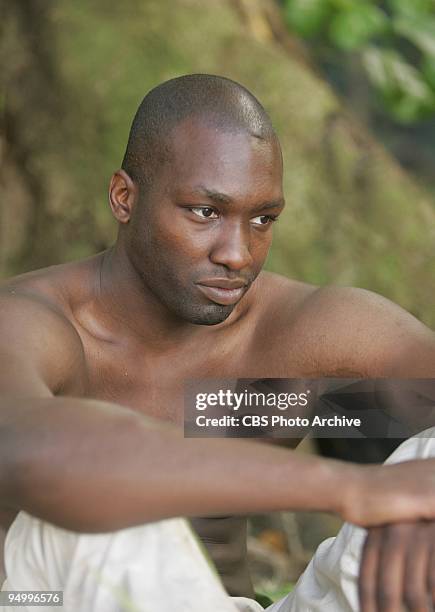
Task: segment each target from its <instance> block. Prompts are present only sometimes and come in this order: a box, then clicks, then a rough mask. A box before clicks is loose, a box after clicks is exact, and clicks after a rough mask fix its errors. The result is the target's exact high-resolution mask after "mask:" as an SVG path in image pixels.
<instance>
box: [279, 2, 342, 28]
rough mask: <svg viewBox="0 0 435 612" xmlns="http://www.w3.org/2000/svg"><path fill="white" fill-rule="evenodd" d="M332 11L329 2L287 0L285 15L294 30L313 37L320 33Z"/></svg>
mask: <svg viewBox="0 0 435 612" xmlns="http://www.w3.org/2000/svg"><path fill="white" fill-rule="evenodd" d="M330 10H331V7H330V4H329V2H328V0H286V3H285V8H284V15H285V18H286V21H287V23H288V25H289V26H290V27H291V28H292V29H293V30H296V32H298V34H300V35H301V36H305V37H311V36H314V35H315V34H318V33H319V32H320V30H321V29H322V27H323V26H324V24H325V22H326V20H327V18H328V16H329V14H330Z"/></svg>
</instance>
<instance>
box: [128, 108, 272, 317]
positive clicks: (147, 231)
mask: <svg viewBox="0 0 435 612" xmlns="http://www.w3.org/2000/svg"><path fill="white" fill-rule="evenodd" d="M170 152H171V153H170V161H169V162H168V163H165V164H164V165H163V167H162V168H161V170H158V171H157V172H156V176H155V178H154V180H153V184H152V186H151V187H150V188H149V190H148V191H147V192H146V195H145V196H144V197H143V198H142V199H141V197H140V196H139V200H138V202H137V204H136V207H135V209H134V212H133V216H132V218H131V223H130V227H129V230H128V231H129V236H128V243H127V246H128V254H129V258H130V260H131V261H132V263H133V265H134V267H135V269H136V270H137V272H138V273H139V274H140V276H141V277H142V279H143V281H144V283H145V285H146V287H147V288H148V289H149V290H150V291H151V292H152V293H153V295H154V296H155V297H156V298H157V299H158V300H159V301H160V303H162V304H163V305H165V306H166V307H167V308H168V309H169V310H170V311H171V312H173V313H174V314H176V315H177V316H179V317H181V318H182V319H184V320H186V321H189V322H191V323H197V324H202V325H215V324H217V323H221V322H222V321H224V320H225V319H226V318H227V317H228V316H229V315H230V313H231V312H232V310H233V309H234V307H235V305H236V304H237V303H238V302H239V301H240V300H241V299H242V297H243V295H244V294H245V293H246V291H247V290H248V289H249V287H250V285H251V284H252V282H253V281H254V279H255V278H256V277H257V275H258V274H259V272H260V270H261V268H262V266H263V264H264V262H265V259H266V256H267V253H268V250H269V247H270V244H271V240H272V224H273V219H275V218H276V217H277V216H278V215H279V213H280V212H281V210H282V208H283V205H284V202H283V193H282V160H281V151H280V147H279V143H278V141H277V139H276V138H274V139H272V140H270V141H264V140H260V139H258V138H255V137H253V136H251V135H249V134H248V133H242V132H240V133H236V134H231V133H228V132H224V131H222V130H220V129H218V128H214V127H210V126H207V125H205V124H204V123H200V122H199V121H198V120H196V121H195V120H192V119H191V120H186V121H184V122H182V123H180V124H179V125H178V126H177V127H176V128H175V129H174V130H173V132H172V134H171V137H170Z"/></svg>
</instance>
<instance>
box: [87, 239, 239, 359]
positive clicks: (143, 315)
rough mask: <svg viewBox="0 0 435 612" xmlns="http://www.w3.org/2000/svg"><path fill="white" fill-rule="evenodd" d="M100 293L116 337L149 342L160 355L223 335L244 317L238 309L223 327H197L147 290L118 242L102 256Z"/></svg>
mask: <svg viewBox="0 0 435 612" xmlns="http://www.w3.org/2000/svg"><path fill="white" fill-rule="evenodd" d="M99 276H100V278H99V280H98V290H97V294H98V295H97V303H98V310H99V311H100V312H101V313H102V316H103V319H104V324H105V325H107V326H108V327H109V328H110V330H111V331H113V333H114V335H116V336H118V335H120V333H122V336H123V338H124V339H125V338H128V337H131V338H132V339H134V341H135V342H136V341H139V342H141V343H142V342H143V343H144V344H145V343H146V345H147V347H148V348H149V349H153V350H155V351H156V352H162V351H167V350H170V349H171V348H173V347H180V345H182V346H184V347H185V346H186V345H188V344H189V343H190V342H191V341H193V342H196V341H197V340H198V339H199V338H200V337H202V336H205V335H209V334H216V333H219V332H220V331H221V330H223V329H224V328H226V327H227V326H228V325H229V324H232V323H234V321H235V320H237V319H238V318H239V317H240V316H241V311H242V310H244V309H243V308H242V309H241V308H237V307H236V308H235V309H234V311H233V313H232V314H231V315H230V317H228V319H227V320H226V321H224V322H223V323H220V324H219V325H213V326H206V325H195V324H193V323H189V322H187V321H185V320H183V319H180V318H179V317H177V316H176V315H175V314H173V313H172V312H170V311H169V310H168V309H167V308H166V307H165V306H164V305H163V304H162V303H161V302H160V301H159V300H158V299H157V298H156V297H155V296H154V294H153V293H152V292H151V291H150V290H149V289H148V288H147V287H146V285H145V284H144V282H143V280H142V278H141V277H140V276H139V274H138V273H137V272H136V270H135V269H134V267H133V265H132V264H131V262H130V261H129V259H128V256H127V254H126V253H125V250H124V249H123V247H122V244H120V243H119V242H117V243H116V244H115V245H114V246H113V247H111V248H109V249H108V250H107V251H105V252H104V253H103V254H102V255H101V261H100V271H99Z"/></svg>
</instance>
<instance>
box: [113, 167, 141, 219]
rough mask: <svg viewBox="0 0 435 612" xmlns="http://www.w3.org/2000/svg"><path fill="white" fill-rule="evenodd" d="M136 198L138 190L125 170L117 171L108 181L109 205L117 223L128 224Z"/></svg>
mask: <svg viewBox="0 0 435 612" xmlns="http://www.w3.org/2000/svg"><path fill="white" fill-rule="evenodd" d="M137 197H138V188H137V186H136V185H135V183H134V182H133V181H132V179H131V178H130V177H129V176H128V174H127V172H125V170H122V169H121V170H117V171H116V172H115V173H114V174H113V175H112V178H111V179H110V186H109V203H110V208H111V209H112V212H113V216H114V217H115V219H116V220H117V221H119V223H128V222H129V221H130V219H131V215H132V212H133V208H134V205H135V204H136V200H137Z"/></svg>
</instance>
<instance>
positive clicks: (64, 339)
mask: <svg viewBox="0 0 435 612" xmlns="http://www.w3.org/2000/svg"><path fill="white" fill-rule="evenodd" d="M170 144H171V152H172V155H171V160H170V161H169V162H168V163H167V164H165V165H163V167H161V168H159V171H158V172H157V173H156V175H155V176H154V179H153V183H152V186H151V187H150V189H149V190H148V191H146V193H144V191H143V190H141V189H140V186H139V185H138V184H136V183H135V182H133V181H132V179H131V178H130V177H129V176H128V174H127V173H126V172H124V171H123V170H120V171H118V172H116V173H115V174H114V175H113V177H112V180H111V184H110V192H109V196H110V205H111V208H112V211H113V214H114V216H115V218H116V220H117V221H118V223H119V228H120V231H119V236H118V240H117V243H116V245H115V246H114V247H113V248H111V249H108V250H107V251H106V252H104V253H101V254H99V255H97V256H95V257H93V258H90V259H88V260H85V261H81V262H75V263H71V264H66V265H62V266H57V267H53V268H48V269H46V270H41V271H37V272H34V273H31V274H26V275H23V276H21V277H17V278H15V279H12V280H10V281H8V282H7V283H6V284H5V285H4V287H3V289H2V298H1V312H2V316H1V318H0V325H1V337H2V338H4V342H3V347H2V349H1V350H2V352H1V356H0V359H1V363H0V366H1V367H0V382H1V388H2V400H1V414H2V424H3V431H5V432H6V434H5V435H4V438H2V445H0V448H2V449H3V456H2V458H1V459H2V461H3V463H4V465H5V466H6V467H5V468H4V469H3V468H2V461H0V488H1V490H2V493H3V494H2V499H4V500H6V502H5V511H4V525H5V526H7V524H8V522H10V520H11V518H12V517H13V516H14V513H15V512H16V510H17V509H20V508H23V509H27V510H28V511H31V512H32V513H33V514H35V515H36V516H41V517H42V518H44V519H45V520H50V521H52V522H54V523H55V524H60V525H62V526H65V527H67V528H72V529H76V530H78V531H80V530H83V531H93V530H94V531H104V530H110V529H116V528H120V527H124V526H128V525H132V524H138V523H141V522H144V521H147V520H156V519H158V518H164V517H166V516H177V515H184V516H190V517H200V516H201V517H214V518H195V519H193V524H194V525H195V527H196V528H197V530H198V531H199V533H200V534H201V537H202V538H203V540H204V541H205V542H206V543H207V544H208V545H209V549H210V551H211V554H212V556H213V557H214V559H215V560H216V563H217V565H218V568H219V570H220V572H221V574H222V575H223V578H224V581H225V584H226V585H227V587H228V588H229V590H230V591H231V592H232V593H234V594H244V595H249V594H251V593H252V587H251V584H250V579H249V575H248V572H247V569H246V555H245V539H244V538H245V536H244V529H245V519H244V518H243V515H244V514H246V513H248V512H262V511H271V510H283V509H298V508H305V509H309V510H310V509H311V510H316V509H319V510H327V511H333V512H337V513H339V514H340V515H341V516H342V517H343V518H344V519H345V520H350V521H352V522H355V523H357V524H360V525H363V526H371V525H378V526H379V525H383V524H384V523H387V522H392V521H394V522H399V523H400V522H403V521H408V522H410V521H413V523H411V525H410V527H409V529H414V530H416V532H417V531H419V530H421V529H423V527H422V524H423V523H420V520H422V521H424V520H425V519H427V520H429V523H428V524H429V525H432V522H431V520H432V519H434V518H435V483H434V481H433V476H432V475H431V474H432V472H433V468H434V467H435V462H434V461H433V460H427V461H426V462H425V463H423V462H418V461H417V462H409V463H407V464H406V465H405V464H402V465H401V466H400V467H399V468H398V467H397V466H390V467H381V466H379V467H378V466H376V467H374V466H372V467H365V468H361V467H356V466H351V465H348V464H342V463H341V462H333V461H325V460H320V459H317V458H302V457H297V456H294V455H292V454H291V453H290V451H288V450H285V449H279V448H272V447H270V446H269V445H264V444H263V445H260V444H258V443H254V442H243V441H237V440H215V441H210V440H184V439H182V437H181V436H180V434H179V432H178V430H177V428H173V427H167V426H166V425H165V426H162V425H159V423H155V422H151V421H148V420H146V419H145V417H154V418H155V419H158V420H159V421H160V422H166V423H172V424H175V425H180V424H181V423H182V419H183V384H184V381H185V380H186V379H187V378H201V377H207V376H209V377H217V376H218V377H227V378H238V377H240V378H242V377H243V378H255V377H280V376H282V377H292V378H299V377H300V378H308V377H320V376H347V377H384V376H391V377H396V378H399V377H433V376H435V337H434V334H433V332H431V331H430V330H429V329H427V328H426V327H425V326H424V325H422V324H421V323H420V322H418V321H417V320H416V319H414V318H413V317H412V316H411V315H409V314H408V313H406V312H404V311H403V310H402V309H400V308H399V307H398V306H396V305H394V304H392V303H391V302H389V301H388V300H385V299H383V298H381V297H379V296H377V295H374V294H371V293H369V292H366V291H362V290H358V289H346V288H333V287H330V288H320V289H319V288H317V287H313V286H311V285H307V284H304V283H299V282H296V281H291V280H289V279H285V278H283V277H280V276H277V275H272V274H268V273H262V272H261V273H260V270H261V268H262V266H263V264H264V261H265V258H266V256H267V253H268V250H269V247H270V244H271V239H272V225H273V221H272V219H273V218H275V217H278V216H279V214H280V212H281V211H282V208H283V206H284V201H283V193H282V159H281V152H280V148H279V143H278V141H277V139H272V140H270V141H264V140H261V139H258V138H255V137H253V136H251V135H250V134H248V133H246V132H240V133H235V134H234V133H232V134H231V133H226V132H221V131H217V130H216V129H215V128H213V129H211V128H210V127H207V125H205V124H204V123H201V122H198V121H194V120H187V121H184V122H183V123H181V124H179V125H178V126H177V127H176V128H175V129H174V131H173V133H172V135H171V141H170ZM216 279H221V280H220V281H218V283H220V286H221V290H220V291H219V290H218V292H216V291H214V289H216V287H214V289H213V288H212V289H211V293H210V287H208V288H207V283H209V282H210V280H212V281H213V280H214V281H216ZM222 279H223V280H222ZM215 284H216V283H215ZM223 285H226V287H224V286H223ZM236 285H237V287H236ZM204 286H205V287H206V288H205V289H204ZM237 291H239V294H238V293H237ZM210 296H211V297H210ZM222 301H224V302H225V303H224V304H222V303H218V302H222ZM231 301H233V302H234V303H233V304H229V303H228V302H231ZM35 321H37V322H38V325H36V326H35ZM70 398H75V399H70ZM95 400H96V401H95ZM124 430H125V435H123V434H122V433H121V434H120V433H119V432H120V431H121V432H123V431H124ZM48 431H49V432H50V436H48V434H47V432H48ZM17 432H18V433H17ZM114 432H116V435H115V433H114ZM0 435H2V434H1V431H0ZM96 436H98V439H99V445H98V448H95V444H94V441H95V438H96ZM47 440H49V441H50V444H47ZM295 443H297V441H295ZM78 447H80V452H77V448H78ZM21 448H25V449H27V450H26V453H27V454H25V455H24V456H23V455H20V454H19V452H21V453H23V452H24V451H18V450H16V449H21ZM41 448H44V452H41ZM162 449H170V450H168V452H165V450H163V451H162ZM156 457H159V458H160V460H159V462H156ZM23 465H24V466H25V467H26V469H24V470H23V469H22V468H21V469H19V468H20V467H21V466H23ZM59 466H60V467H59ZM100 466H101V467H100ZM108 466H110V469H108ZM62 468H63V469H64V470H66V469H68V473H69V474H70V476H69V482H68V487H65V486H63V478H62V474H63V473H64V472H63V471H62ZM56 470H58V471H56ZM23 473H24V476H23ZM126 474H128V475H129V479H128V482H126ZM11 475H12V476H14V477H13V478H12V476H11ZM118 479H119V482H118ZM144 479H145V480H144ZM116 482H118V486H120V487H122V490H123V492H124V495H123V496H120V499H119V500H116V503H114V500H113V496H112V494H111V490H112V485H113V484H114V483H116ZM180 482H182V483H183V490H182V491H178V489H179V483H180ZM285 482H287V483H288V486H287V487H285V486H284V484H283V483H285ZM300 482H304V487H300V486H298V485H299V483H300ZM17 483H18V484H17ZM41 483H43V484H42V485H41ZM47 483H48V484H47ZM259 483H261V487H259V486H258V484H259ZM43 486H45V487H46V490H45V494H44V495H41V494H40V493H39V491H40V490H41V488H42V489H43ZM283 489H284V490H283ZM337 490H340V496H339V497H340V499H337V496H336V495H335V494H334V491H337ZM51 491H56V494H55V495H54V494H52V493H51ZM49 492H50V493H49ZM84 495H85V496H87V498H88V499H89V500H91V501H90V503H89V504H85V505H83V504H81V503H79V500H80V499H83V496H84ZM150 500H152V502H151V501H150ZM234 514H235V515H239V516H238V517H235V516H233V515H234ZM222 515H224V516H223V517H222ZM219 517H220V518H219ZM424 524H425V525H426V523H424ZM397 528H398V529H399V528H401V527H400V526H399V527H397ZM390 529H391V527H378V528H377V531H376V532H373V534H379V533H381V534H382V533H388V530H390ZM370 537H371V538H374V537H378V536H377V535H371V536H370ZM432 540H433V538H432ZM371 541H372V540H369V543H368V545H367V549H366V550H367V551H369V553H370V554H368V555H366V559H368V561H366V563H365V564H363V570H362V573H361V576H362V593H363V597H362V602H363V612H372V611H373V610H383V611H384V609H385V608H382V607H376V606H377V605H378V604H377V603H376V601H378V600H379V592H382V589H383V588H384V584H385V579H384V577H383V574H382V572H381V571H380V570H378V569H376V568H379V567H380V566H379V564H378V561H376V562H375V563H374V562H373V558H376V559H379V557H380V555H381V554H384V553H383V552H382V551H383V548H382V547H380V546H377V547H376V548H375V549H373V547H372V546H371V544H370V542H371ZM390 550H391V547H390ZM370 551H372V552H370ZM407 551H409V546H408V544H407V542H406V541H405V540H403V541H401V542H400V543H399V544H398V545H397V546H396V545H395V548H394V547H393V550H392V554H393V556H394V558H399V557H402V556H403V555H406V554H407ZM373 567H375V570H374V569H373ZM427 568H428V565H427V564H426V565H424V566H422V569H421V571H420V573H419V581H420V582H419V584H421V585H422V586H421V587H419V597H420V599H421V597H422V596H423V595H422V593H423V592H424V594H425V593H426V592H427V589H426V582H427V581H426V578H427V576H432V575H433V572H432V571H431V570H428V569H427ZM422 576H423V577H424V578H422ZM387 582H388V584H389V585H391V584H392V585H393V586H392V590H393V591H394V597H396V599H397V597H401V596H402V592H404V593H407V592H408V591H407V588H406V586H405V587H404V586H403V585H406V584H407V583H406V580H405V581H404V580H402V576H401V575H399V574H395V575H394V576H393V577H391V576H389V577H388V579H387ZM378 583H379V585H380V586H379V588H378V587H376V588H375V587H374V585H375V584H378ZM389 588H390V587H389ZM399 592H400V594H399ZM408 599H409V597H408ZM409 609H410V610H412V611H413V612H416V611H419V612H420V611H422V610H424V609H425V608H423V607H421V606H420V607H416V606H414V607H412V606H411V607H410V608H409Z"/></svg>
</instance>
